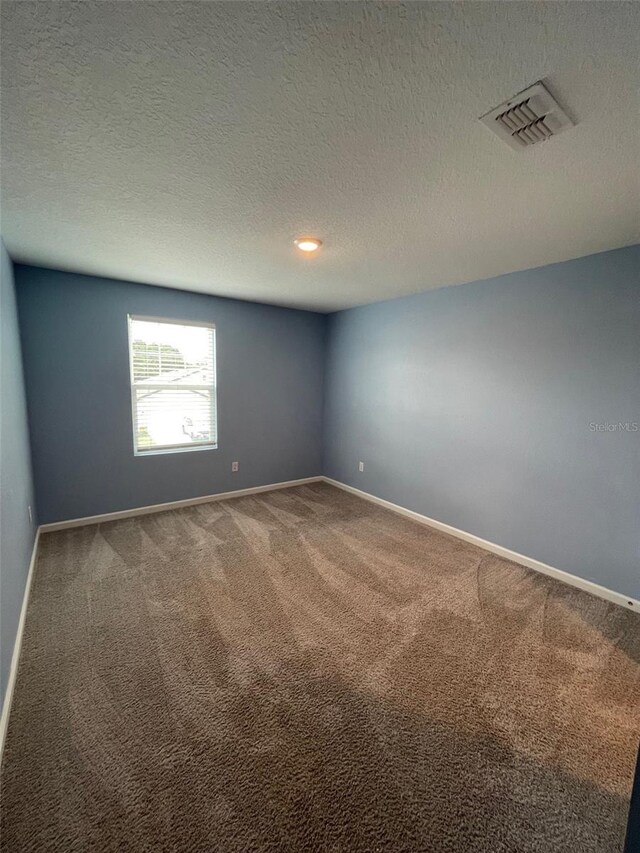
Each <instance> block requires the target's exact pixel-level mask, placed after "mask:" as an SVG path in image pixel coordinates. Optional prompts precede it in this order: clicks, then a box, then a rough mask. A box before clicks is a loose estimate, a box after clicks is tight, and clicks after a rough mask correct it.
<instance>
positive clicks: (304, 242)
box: [293, 237, 322, 252]
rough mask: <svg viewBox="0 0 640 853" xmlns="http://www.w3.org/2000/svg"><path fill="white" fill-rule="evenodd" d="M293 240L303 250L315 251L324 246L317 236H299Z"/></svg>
mask: <svg viewBox="0 0 640 853" xmlns="http://www.w3.org/2000/svg"><path fill="white" fill-rule="evenodd" d="M293 242H294V243H295V244H296V246H297V247H298V248H299V249H300V251H301V252H315V251H316V250H317V249H319V248H320V246H322V240H318V238H317V237H297V238H296V239H295V240H294V241H293Z"/></svg>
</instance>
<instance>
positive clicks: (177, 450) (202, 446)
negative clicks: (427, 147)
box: [133, 444, 218, 456]
mask: <svg viewBox="0 0 640 853" xmlns="http://www.w3.org/2000/svg"><path fill="white" fill-rule="evenodd" d="M217 449H218V445H217V444H199V445H197V446H196V447H189V446H188V445H185V447H159V448H158V449H157V450H134V451H133V455H134V456H166V454H167V453H195V452H196V451H198V450H217Z"/></svg>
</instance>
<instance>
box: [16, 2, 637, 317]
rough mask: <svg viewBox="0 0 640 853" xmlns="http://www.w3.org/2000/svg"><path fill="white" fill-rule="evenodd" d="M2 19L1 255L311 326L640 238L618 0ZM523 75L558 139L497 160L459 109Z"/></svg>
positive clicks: (626, 28) (48, 13)
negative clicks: (186, 293) (302, 248)
mask: <svg viewBox="0 0 640 853" xmlns="http://www.w3.org/2000/svg"><path fill="white" fill-rule="evenodd" d="M2 24H3V28H2V145H3V153H2V167H3V171H2V184H3V186H2V193H3V196H2V223H1V227H2V232H3V236H4V239H5V242H6V244H7V247H8V249H9V252H10V253H11V255H12V256H13V257H14V259H16V260H19V261H25V262H30V263H34V264H41V265H43V266H51V267H58V268H61V269H68V270H77V271H79V272H88V273H96V274H100V275H107V276H113V277H116V278H124V279H133V280H136V281H144V282H149V283H153V284H159V285H168V286H172V287H178V288H184V289H188V290H196V291H203V292H207V293H216V294H221V295H225V296H234V297H239V298H243V299H255V300H261V301H265V302H274V303H278V304H285V305H292V306H301V307H309V308H315V309H317V310H323V311H326V310H333V309H337V308H342V307H346V306H350V305H355V304H359V303H364V302H371V301H375V300H379V299H386V298H390V297H393V296H397V295H400V294H405V293H413V292H416V291H420V290H426V289H429V288H433V287H441V286H443V285H447V284H458V283H460V282H464V281H471V280H474V279H478V278H483V277H487V276H492V275H496V274H500V273H504V272H509V271H511V270H515V269H524V268H527V267H532V266H539V265H542V264H545V263H550V262H554V261H559V260H565V259H567V258H572V257H576V256H579V255H586V254H589V253H592V252H598V251H601V250H604V249H609V248H613V247H617V246H622V245H625V244H629V243H633V242H637V241H638V239H640V234H639V230H638V228H639V226H638V223H639V222H640V205H639V198H640V193H639V174H640V173H639V167H640V160H639V155H640V150H639V142H638V140H639V138H640V121H639V114H640V113H639V109H638V107H639V103H638V83H639V77H640V75H639V73H638V69H639V63H638V51H639V49H640V42H639V33H640V5H639V4H637V3H615V2H604V3H597V2H594V3H572V2H569V3H559V2H558V3H556V2H552V3H545V2H532V3H507V2H498V3H492V2H476V3H462V2H458V3H426V2H420V3H396V2H393V3H391V2H390V3H387V4H384V5H383V4H377V3H372V2H366V3H360V2H345V3H332V2H319V3H315V2H307V3H263V2H260V3H248V2H247V3H243V2H241V3H213V2H209V3H197V2H186V3H178V2H171V3H170V2H159V3H152V2H115V3H112V2H91V1H88V2H82V3H67V2H60V3H50V2H42V3H32V2H3V3H2ZM541 78H542V79H544V80H545V82H546V83H547V85H548V86H549V88H550V89H551V91H552V93H553V94H554V95H555V96H556V98H557V99H558V100H559V101H560V103H561V104H562V106H563V107H565V109H566V110H567V112H569V113H570V115H571V116H572V117H573V119H574V120H575V121H577V126H576V127H575V128H573V129H571V130H569V131H567V132H566V133H564V134H562V135H561V136H559V137H557V138H556V139H552V140H551V141H550V142H548V143H545V144H543V145H539V146H536V147H534V148H532V149H530V150H526V151H524V152H521V153H520V152H515V151H512V150H511V149H510V148H509V147H508V146H506V145H505V144H504V143H503V142H501V141H500V140H499V139H498V138H497V137H495V136H493V135H492V134H491V133H490V132H489V131H488V130H487V129H486V128H485V127H484V126H483V125H482V124H481V123H480V122H479V121H478V120H477V117H478V116H479V115H481V114H483V113H485V112H486V111H487V110H489V109H490V108H491V107H494V106H495V105H496V104H498V103H500V102H501V101H503V100H505V99H506V98H508V97H510V96H511V95H513V94H515V93H516V92H518V91H520V90H521V89H523V88H525V87H526V86H528V85H529V84H531V83H533V82H534V81H536V80H538V79H541ZM304 232H308V233H311V234H315V235H318V236H319V237H321V238H322V239H323V240H324V241H325V245H324V247H323V249H322V250H321V252H320V253H318V256H316V257H314V256H312V257H308V256H302V255H301V254H300V253H299V252H297V251H296V250H295V249H294V247H293V243H292V241H293V238H294V237H295V236H297V235H298V234H300V233H304Z"/></svg>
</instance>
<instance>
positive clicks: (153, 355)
mask: <svg viewBox="0 0 640 853" xmlns="http://www.w3.org/2000/svg"><path fill="white" fill-rule="evenodd" d="M215 334H216V333H215V326H213V325H205V324H197V323H186V322H176V321H168V320H159V319H154V318H145V317H132V316H130V317H129V362H130V366H131V405H132V409H133V444H134V449H135V452H136V453H138V454H144V453H149V452H154V451H155V452H160V451H163V452H171V451H172V450H185V449H189V448H191V449H196V448H205V447H215V446H216V445H217V440H218V438H217V427H216V425H217V413H216V365H215Z"/></svg>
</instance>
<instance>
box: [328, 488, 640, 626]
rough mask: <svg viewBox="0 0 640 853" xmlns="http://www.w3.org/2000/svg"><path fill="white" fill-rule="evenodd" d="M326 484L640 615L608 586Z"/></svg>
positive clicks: (379, 500)
mask: <svg viewBox="0 0 640 853" xmlns="http://www.w3.org/2000/svg"><path fill="white" fill-rule="evenodd" d="M322 479H323V480H324V482H325V483H329V484H330V485H332V486H336V487H337V488H339V489H343V490H344V491H345V492H351V494H353V495H357V496H358V497H360V498H364V499H365V500H367V501H371V502H372V503H375V504H379V505H380V506H383V507H386V508H387V509H390V510H392V511H393V512H397V513H399V514H400V515H404V516H406V517H407V518H411V519H413V520H414V521H417V522H419V523H420V524H426V525H427V526H428V527H433V528H435V529H436V530H440V531H441V532H442V533H448V534H449V535H450V536H455V537H456V538H457V539H463V540H464V541H465V542H470V543H471V544H472V545H477V546H478V547H479V548H483V549H484V550H485V551H490V552H491V553H492V554H497V555H498V556H499V557H504V559H505V560H511V562H513V563H519V565H521V566H526V568H528V569H533V570H534V571H536V572H540V573H541V574H543V575H549V576H550V577H552V578H555V579H556V580H559V581H562V582H563V583H566V584H570V585H571V586H575V587H577V588H578V589H582V590H584V591H585V592H589V593H591V594H592V595H597V596H598V597H599V598H604V599H605V600H606V601H612V602H613V603H614V604H620V605H622V607H627V608H628V609H629V610H637V611H638V612H640V601H638V600H637V599H635V598H629V596H626V595H622V593H619V592H615V591H614V590H612V589H607V587H605V586H600V584H597V583H594V582H593V581H588V580H585V579H584V578H580V577H578V576H577V575H572V574H570V572H565V571H563V570H562V569H556V568H554V567H553V566H548V565H547V564H546V563H541V562H540V561H539V560H534V559H532V558H531V557H525V556H524V554H518V553H517V552H516V551H510V550H509V548H503V547H502V545H496V544H495V543H494V542H488V541H487V540H486V539H481V538H480V537H479V536H474V534H473V533H467V532H466V531H464V530H458V528H457V527H451V525H450V524H444V523H443V522H442V521H436V520H435V519H434V518H429V517H428V516H426V515H421V514H420V513H419V512H414V511H413V510H411V509H407V508H406V507H403V506H399V505H398V504H394V503H391V501H385V500H384V499H383V498H378V497H376V496H375V495H372V494H369V492H363V491H361V490H360V489H356V488H354V487H353V486H347V484H346V483H341V482H339V481H338V480H332V479H331V478H330V477H323V478H322Z"/></svg>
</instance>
